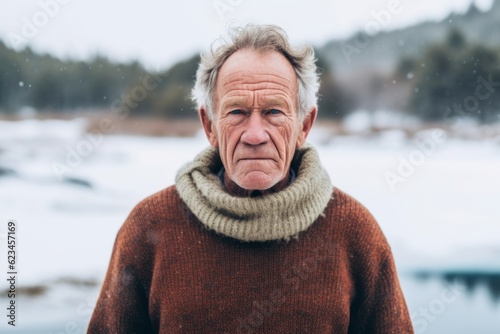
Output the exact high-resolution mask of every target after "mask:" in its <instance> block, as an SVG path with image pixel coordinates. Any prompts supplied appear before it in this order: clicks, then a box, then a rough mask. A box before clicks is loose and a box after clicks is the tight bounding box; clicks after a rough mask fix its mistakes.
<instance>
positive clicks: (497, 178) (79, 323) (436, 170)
mask: <svg viewBox="0 0 500 334" xmlns="http://www.w3.org/2000/svg"><path fill="white" fill-rule="evenodd" d="M84 128H85V122H84V121H83V120H74V121H55V120H50V121H37V120H26V121H22V122H5V121H1V122H0V249H1V251H0V268H2V269H1V271H0V273H1V275H2V277H3V275H6V272H7V262H6V246H5V233H6V232H7V221H8V220H9V219H14V220H16V222H17V225H18V230H17V239H18V259H17V260H18V271H19V278H18V282H17V284H18V287H27V288H28V287H31V288H32V289H31V290H30V291H31V292H32V296H28V295H27V294H26V293H25V294H21V296H20V297H19V300H18V318H17V321H18V326H16V327H17V328H16V329H15V330H11V328H10V326H7V325H6V320H5V319H6V317H5V315H3V313H5V312H4V311H2V315H1V317H2V319H4V320H2V321H1V322H0V331H1V332H12V333H32V332H33V333H84V331H85V328H86V325H87V322H88V319H89V316H90V313H91V311H92V307H93V304H94V303H95V298H96V296H97V293H98V290H99V285H100V283H101V281H102V279H103V276H104V274H105V270H106V268H107V265H108V261H109V257H110V254H111V249H112V246H113V242H114V238H115V236H116V233H117V231H118V229H119V227H120V226H121V224H122V223H123V221H124V220H125V218H126V216H127V215H128V213H129V212H130V210H131V209H132V208H133V206H134V205H135V204H136V203H137V202H138V201H140V200H141V199H143V198H144V197H146V196H148V195H150V194H152V193H154V192H156V191H159V190H161V189H163V188H165V187H167V186H169V185H171V184H173V182H174V177H175V173H176V171H177V170H178V168H179V167H180V166H181V165H183V164H184V163H186V162H188V161H190V160H191V159H192V158H193V157H194V156H195V155H196V154H197V153H198V152H199V151H200V150H202V149H203V148H204V147H206V146H207V141H206V139H205V138H204V136H203V135H202V134H200V135H198V136H196V137H194V138H148V137H133V136H105V137H100V136H96V135H93V136H89V135H85V134H84V131H83V129H84ZM417 138H418V139H411V140H407V139H405V136H404V134H403V133H402V132H399V131H397V130H392V131H386V132H382V133H380V134H379V135H377V136H374V137H372V138H370V139H366V138H361V137H356V136H351V137H346V136H344V137H332V138H330V137H328V136H326V135H325V133H323V132H322V131H319V130H318V131H317V132H316V133H314V129H313V133H312V134H311V137H310V141H311V142H312V143H314V144H316V147H317V148H318V150H319V152H320V157H321V159H322V162H323V164H324V166H325V168H326V169H327V170H328V172H329V174H330V176H331V179H332V182H333V184H334V185H335V186H337V187H338V188H339V189H342V190H343V191H345V192H347V193H349V194H350V195H352V196H354V197H355V198H357V199H358V200H359V201H360V202H362V203H363V204H364V205H365V206H366V207H367V208H368V209H369V210H370V211H371V212H372V213H373V214H374V216H375V217H376V219H377V220H378V222H379V224H380V225H381V227H382V229H383V231H384V233H385V234H386V236H387V238H388V240H389V242H390V244H391V246H392V249H393V252H394V256H395V259H396V263H397V265H398V270H399V273H400V277H401V282H402V285H403V289H404V292H405V294H406V298H407V302H408V305H409V308H410V311H411V313H412V317H413V319H414V322H415V326H416V330H417V333H423V332H425V333H500V302H499V301H498V299H497V300H496V301H495V300H494V299H493V298H492V292H491V291H490V290H491V289H490V290H488V289H487V288H486V285H484V284H480V285H478V286H477V287H476V289H475V290H473V291H472V292H467V291H466V289H465V288H464V286H462V285H459V284H457V283H453V282H445V281H442V280H439V279H437V276H433V275H439V274H441V273H446V272H448V273H450V272H461V273H476V274H477V273H480V274H481V273H482V274H488V273H489V274H497V276H496V277H499V276H498V275H499V274H500V190H499V189H500V138H496V139H489V140H484V141H463V140H459V139H453V138H448V137H447V136H446V133H443V132H442V131H440V130H437V129H436V130H426V131H422V132H421V133H419V134H418V136H417ZM423 272H425V273H428V274H429V275H430V276H429V277H430V278H429V279H427V280H422V279H418V278H416V276H415V273H423ZM36 286H39V287H42V288H41V289H42V291H41V292H40V294H38V295H36V293H34V292H33V291H34V290H33V287H36ZM496 287H497V291H498V289H499V288H498V283H497V285H496ZM6 288H7V282H6V280H5V279H1V280H0V292H1V291H5V289H6ZM449 291H452V294H450V293H449ZM453 291H454V292H453ZM447 292H448V294H447ZM443 293H444V295H447V296H451V295H453V296H455V297H456V298H452V299H453V301H450V300H451V299H450V298H447V299H443V297H442V296H443ZM7 302H8V299H7V298H6V297H5V295H2V296H1V297H0V309H2V310H5V307H6V306H7ZM426 310H427V311H426ZM429 310H430V311H429Z"/></svg>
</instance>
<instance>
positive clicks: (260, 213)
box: [176, 144, 332, 241]
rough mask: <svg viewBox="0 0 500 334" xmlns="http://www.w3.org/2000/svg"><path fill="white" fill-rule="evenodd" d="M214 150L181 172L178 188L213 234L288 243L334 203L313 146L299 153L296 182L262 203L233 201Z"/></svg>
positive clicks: (254, 199)
mask: <svg viewBox="0 0 500 334" xmlns="http://www.w3.org/2000/svg"><path fill="white" fill-rule="evenodd" d="M221 166H222V162H221V160H220V157H219V152H218V150H217V149H215V148H208V149H206V150H205V151H203V152H202V153H200V154H199V155H198V156H197V157H196V158H195V159H194V161H193V162H191V163H188V164H187V165H185V166H184V167H183V168H181V170H180V171H179V172H178V174H177V177H176V187H177V191H178V192H179V195H180V197H181V198H182V200H183V201H184V202H185V203H186V205H187V206H188V207H189V209H191V211H192V212H193V213H194V215H195V216H196V217H197V218H198V219H199V220H200V221H201V222H202V223H203V224H205V225H206V226H207V227H208V228H210V229H213V230H215V231H217V232H218V233H221V234H224V235H226V236H230V237H232V238H235V239H238V240H243V241H269V240H277V239H289V238H290V237H292V236H296V235H297V234H298V233H299V232H302V231H305V230H306V229H307V228H308V227H309V226H311V224H312V223H314V221H315V220H316V219H317V218H318V217H319V215H320V214H321V213H322V212H323V210H324V209H325V208H326V205H327V204H328V202H329V201H330V198H331V197H332V185H331V183H330V179H329V177H328V174H327V173H326V171H325V170H324V169H323V168H322V167H321V164H320V161H319V157H318V154H317V152H316V149H314V147H313V146H311V145H309V144H306V145H304V146H303V147H301V148H300V149H298V150H297V151H296V153H295V156H294V160H293V161H292V168H296V170H297V171H298V173H297V177H296V179H295V180H294V181H293V182H292V184H291V185H289V186H288V187H286V188H285V189H284V190H282V191H279V192H276V193H273V194H269V195H266V196H262V197H235V196H231V195H230V194H229V193H228V192H227V191H226V190H225V189H224V186H223V185H222V183H221V181H220V179H219V177H218V176H217V172H218V171H219V170H220V169H221Z"/></svg>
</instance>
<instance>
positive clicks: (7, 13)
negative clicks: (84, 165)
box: [0, 0, 493, 69]
mask: <svg viewBox="0 0 500 334" xmlns="http://www.w3.org/2000/svg"><path fill="white" fill-rule="evenodd" d="M471 2H475V3H476V5H477V6H478V7H479V8H480V9H482V10H487V9H488V8H489V7H490V6H491V4H492V2H493V0H476V1H472V0H400V1H398V0H347V1H346V0H344V1H331V0H307V1H290V0H288V1H285V0H192V1H158V0H157V1H154V0H141V1H128V2H126V1H123V0H122V1H118V0H107V1H106V0H104V1H102V0H101V1H98V0H22V1H19V0H0V39H2V40H3V41H5V42H6V43H7V45H9V46H11V47H17V48H22V47H23V46H25V45H29V46H31V47H32V48H33V49H35V50H36V51H38V52H48V53H50V54H53V55H56V56H59V57H64V58H68V57H70V58H74V59H88V58H89V57H91V56H92V55H95V54H97V53H99V54H103V55H106V56H108V57H110V58H111V59H113V60H119V61H129V60H132V59H137V60H139V61H141V62H142V63H144V64H145V65H146V66H147V67H148V68H151V69H165V68H166V67H168V66H170V65H171V64H173V63H174V62H175V61H178V60H181V59H183V58H186V57H188V56H191V55H193V54H195V53H198V52H200V51H202V50H203V49H204V48H207V47H208V46H209V45H210V43H211V42H212V41H213V40H214V39H216V38H217V37H218V36H220V35H221V34H223V33H224V32H225V31H226V30H227V27H228V26H230V25H240V24H242V23H246V22H254V23H272V24H277V25H280V26H281V27H283V28H284V29H285V30H286V31H287V32H288V34H289V36H290V38H291V39H292V41H294V42H297V43H302V42H309V43H312V44H314V45H316V46H321V45H323V44H324V43H325V42H326V41H328V40H329V39H332V38H344V37H348V36H349V35H351V34H352V33H354V32H355V31H357V30H365V27H366V25H367V24H370V22H371V23H376V22H377V21H376V19H375V17H374V15H373V13H374V12H380V11H383V12H389V13H390V11H389V10H391V9H392V12H393V13H392V14H391V17H390V18H388V19H386V21H387V22H384V23H383V24H380V26H382V25H383V26H384V27H383V28H384V29H385V30H393V29H397V28H400V27H404V26H408V25H411V24H414V23H416V22H420V21H423V20H440V19H442V18H444V17H446V16H447V15H448V14H449V13H450V12H464V11H466V10H467V8H468V7H469V6H470V4H471Z"/></svg>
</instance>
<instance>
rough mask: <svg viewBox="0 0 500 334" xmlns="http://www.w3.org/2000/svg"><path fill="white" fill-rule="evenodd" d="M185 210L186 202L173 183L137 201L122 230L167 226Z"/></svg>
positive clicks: (149, 229) (147, 229)
mask: <svg viewBox="0 0 500 334" xmlns="http://www.w3.org/2000/svg"><path fill="white" fill-rule="evenodd" d="M184 211H185V207H184V203H183V202H182V200H181V198H180V197H179V194H178V192H177V189H176V187H175V185H171V186H169V187H167V188H165V189H162V190H160V191H158V192H156V193H154V194H152V195H149V196H147V197H146V198H144V199H143V200H141V201H140V202H139V203H137V204H136V205H135V207H134V208H133V209H132V211H131V212H130V214H129V215H128V217H127V219H126V221H125V222H124V224H123V226H122V228H121V230H122V231H121V232H122V233H123V232H125V231H127V232H129V231H136V232H137V233H141V231H142V232H144V231H152V230H154V229H156V228H158V227H160V226H165V222H168V221H172V220H175V217H177V216H178V215H179V214H181V213H183V212H184Z"/></svg>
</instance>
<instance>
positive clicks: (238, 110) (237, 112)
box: [229, 109, 243, 115]
mask: <svg viewBox="0 0 500 334" xmlns="http://www.w3.org/2000/svg"><path fill="white" fill-rule="evenodd" d="M229 113H230V114H232V115H238V114H241V113H243V111H241V110H240V109H236V110H232V111H230V112H229Z"/></svg>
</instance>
